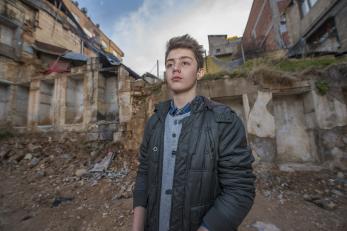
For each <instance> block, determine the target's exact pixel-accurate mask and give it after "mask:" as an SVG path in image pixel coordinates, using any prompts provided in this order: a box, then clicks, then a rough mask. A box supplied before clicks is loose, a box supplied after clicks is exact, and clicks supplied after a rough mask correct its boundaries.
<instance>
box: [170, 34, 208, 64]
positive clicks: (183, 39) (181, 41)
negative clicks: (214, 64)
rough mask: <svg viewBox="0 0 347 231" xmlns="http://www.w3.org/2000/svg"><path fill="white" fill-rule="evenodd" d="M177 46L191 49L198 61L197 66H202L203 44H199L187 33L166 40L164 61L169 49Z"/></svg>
mask: <svg viewBox="0 0 347 231" xmlns="http://www.w3.org/2000/svg"><path fill="white" fill-rule="evenodd" d="M178 48H186V49H189V50H191V51H192V52H193V53H194V56H195V59H196V61H197V63H198V68H203V67H204V57H203V53H204V51H205V50H204V48H203V46H201V45H200V44H199V43H198V42H197V41H196V40H195V39H194V38H192V37H191V36H190V35H188V34H185V35H182V36H178V37H173V38H171V39H170V40H169V41H168V42H167V44H166V52H165V63H166V59H167V56H168V55H169V53H170V51H171V50H174V49H178Z"/></svg>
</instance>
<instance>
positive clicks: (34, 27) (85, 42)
mask: <svg viewBox="0 0 347 231" xmlns="http://www.w3.org/2000/svg"><path fill="white" fill-rule="evenodd" d="M123 56H124V53H123V52H122V50H121V49H120V48H119V47H118V46H117V45H116V44H115V43H114V42H112V40H110V39H109V38H108V37H107V36H106V35H105V34H104V33H103V32H102V31H101V30H100V28H99V25H96V24H94V23H93V22H92V21H91V20H90V18H89V17H88V16H87V15H86V10H85V9H84V10H80V9H79V8H78V6H77V4H76V3H74V2H72V1H71V0H2V1H0V123H1V124H2V125H11V126H14V127H16V128H17V129H18V130H23V131H27V130H42V131H50V130H54V131H84V132H87V134H88V135H89V136H90V138H91V139H112V137H113V133H114V131H116V130H119V129H118V128H119V126H120V124H121V123H123V122H126V121H127V120H128V116H127V115H128V114H131V113H130V112H129V110H130V109H129V104H130V97H131V96H130V87H129V86H130V85H129V84H130V81H131V80H132V79H137V78H139V76H138V75H137V74H136V73H135V72H133V71H132V70H131V69H129V68H128V67H126V66H125V65H123V64H122V57H123Z"/></svg>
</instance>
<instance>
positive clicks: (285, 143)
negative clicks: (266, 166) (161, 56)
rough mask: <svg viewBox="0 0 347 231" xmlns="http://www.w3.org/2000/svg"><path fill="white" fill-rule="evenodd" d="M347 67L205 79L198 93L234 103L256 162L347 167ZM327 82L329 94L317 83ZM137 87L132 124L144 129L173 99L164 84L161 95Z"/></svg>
mask: <svg viewBox="0 0 347 231" xmlns="http://www.w3.org/2000/svg"><path fill="white" fill-rule="evenodd" d="M345 67H346V64H341V65H334V66H330V67H328V68H327V69H325V70H321V71H311V72H310V71H308V72H305V73H302V74H299V73H297V74H295V75H291V76H289V75H288V76H281V75H280V74H278V73H277V74H276V76H269V75H270V74H271V73H267V74H264V73H262V72H254V73H253V74H252V75H250V76H249V77H248V78H229V77H221V78H219V79H212V80H210V79H209V80H202V81H199V83H198V95H204V96H206V97H208V98H211V99H212V100H215V101H219V102H221V103H224V104H226V105H229V106H230V107H231V108H232V109H233V110H234V111H235V112H236V113H237V114H238V115H239V116H240V117H241V119H242V120H243V122H244V125H245V128H246V130H247V138H248V141H249V144H250V146H251V148H252V152H253V154H254V156H255V157H256V160H257V161H261V162H275V163H288V162H292V163H316V164H324V163H326V164H327V165H330V166H332V167H338V168H341V169H346V168H347V156H346V154H345V153H346V152H347V126H346V124H347V108H346V105H347V90H346V89H347V82H346V79H345V75H346V74H345V73H346V71H345V70H346V69H345ZM322 80H324V81H325V80H326V81H327V82H328V83H327V85H328V87H329V90H328V92H327V93H325V94H324V93H319V92H318V87H317V84H318V85H319V84H322ZM324 81H323V85H324V84H325V82H324ZM133 86H137V87H138V90H136V91H135V90H134V87H133V88H132V90H133V98H132V99H133V100H132V103H133V104H132V108H133V109H132V110H133V114H132V119H131V120H132V121H131V122H130V123H129V124H131V123H133V124H134V125H135V126H141V127H142V129H143V126H144V123H143V122H142V121H146V119H145V120H143V118H148V116H149V115H150V114H151V112H152V110H153V105H154V104H155V103H157V102H159V101H163V100H166V99H167V98H168V92H167V89H166V85H165V84H162V85H161V87H158V89H159V92H160V93H159V94H155V93H150V94H149V95H148V96H146V94H142V93H139V89H141V88H144V89H148V88H149V87H148V86H146V85H143V86H140V84H139V83H136V84H133ZM142 91H144V90H142ZM134 95H137V96H134ZM154 95H155V96H154ZM143 97H145V98H143ZM143 105H146V107H147V110H146V111H147V112H145V110H144V109H143ZM145 115H147V117H145ZM135 118H136V120H135ZM138 118H141V119H138ZM133 121H134V122H133ZM129 124H128V125H129ZM135 126H130V127H128V129H133V133H132V135H133V136H132V137H131V142H132V143H133V144H134V143H136V144H139V141H141V138H142V132H143V130H141V129H139V128H138V127H135ZM140 131H142V132H140ZM134 136H136V138H135V137H134ZM135 141H136V142H135ZM137 147H138V146H137Z"/></svg>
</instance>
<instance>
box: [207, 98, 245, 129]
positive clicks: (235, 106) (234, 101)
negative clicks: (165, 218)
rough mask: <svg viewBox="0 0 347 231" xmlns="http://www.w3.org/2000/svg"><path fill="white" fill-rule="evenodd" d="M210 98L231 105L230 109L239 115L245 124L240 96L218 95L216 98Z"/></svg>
mask: <svg viewBox="0 0 347 231" xmlns="http://www.w3.org/2000/svg"><path fill="white" fill-rule="evenodd" d="M212 100H214V101H217V102H220V103H223V104H225V105H228V106H229V107H231V109H232V110H234V111H235V112H236V114H237V115H238V116H239V117H240V119H241V120H242V122H243V124H245V113H244V109H243V102H242V96H234V97H218V98H212Z"/></svg>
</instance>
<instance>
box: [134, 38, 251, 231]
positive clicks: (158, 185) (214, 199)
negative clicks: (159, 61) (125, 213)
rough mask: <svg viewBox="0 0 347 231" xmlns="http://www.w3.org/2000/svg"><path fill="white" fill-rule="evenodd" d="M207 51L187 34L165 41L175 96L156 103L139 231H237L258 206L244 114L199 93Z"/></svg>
mask: <svg viewBox="0 0 347 231" xmlns="http://www.w3.org/2000/svg"><path fill="white" fill-rule="evenodd" d="M202 53H203V50H202V46H200V45H199V44H198V43H197V42H196V40H194V39H193V38H191V37H190V36H189V35H184V36H180V37H175V38H172V39H171V40H170V41H169V42H168V43H167V50H166V54H165V66H166V81H167V86H168V88H169V90H170V92H171V95H172V99H171V100H168V101H166V102H161V103H160V104H159V105H157V106H156V109H155V111H154V115H153V116H151V118H150V119H149V120H148V122H147V124H146V127H145V132H144V136H143V142H142V144H141V147H140V157H139V160H140V166H139V169H138V175H137V178H136V184H135V189H134V204H133V205H134V220H133V231H139V230H141V231H142V230H153V231H169V230H170V231H176V230H177V231H196V230H199V231H203V230H205V231H206V230H210V231H231V230H237V227H238V226H239V224H240V223H241V222H242V220H243V219H244V217H245V216H246V215H247V213H248V211H249V210H250V208H251V206H252V204H253V199H254V194H255V189H254V180H255V176H254V175H253V173H252V162H253V157H252V154H251V151H250V149H249V147H248V146H247V141H246V134H245V129H244V127H243V125H242V122H241V120H240V119H239V118H238V117H237V115H236V114H235V113H234V112H233V111H232V110H231V109H230V108H229V107H227V106H225V105H223V104H219V103H216V102H213V101H211V100H209V99H207V98H205V97H203V96H196V88H197V80H199V79H201V78H202V77H203V75H204V72H203V56H202Z"/></svg>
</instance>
